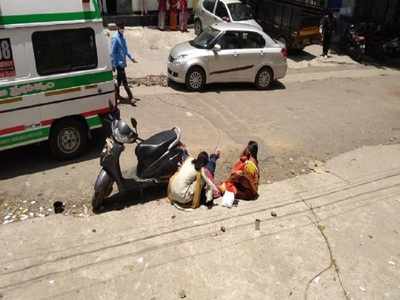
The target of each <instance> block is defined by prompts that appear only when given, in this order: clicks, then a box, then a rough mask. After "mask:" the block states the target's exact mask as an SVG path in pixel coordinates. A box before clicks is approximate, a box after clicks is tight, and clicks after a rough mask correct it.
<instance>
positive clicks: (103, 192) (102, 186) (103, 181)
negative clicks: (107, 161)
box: [92, 170, 114, 211]
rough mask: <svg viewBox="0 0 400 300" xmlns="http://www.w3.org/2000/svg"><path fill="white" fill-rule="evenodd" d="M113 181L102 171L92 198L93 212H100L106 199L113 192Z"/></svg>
mask: <svg viewBox="0 0 400 300" xmlns="http://www.w3.org/2000/svg"><path fill="white" fill-rule="evenodd" d="M113 183H114V182H113V180H112V179H111V177H110V176H109V175H108V174H107V172H106V171H104V170H101V171H100V174H99V176H97V180H96V184H95V187H94V194H93V196H92V207H93V210H94V211H96V210H98V209H99V208H100V207H101V206H102V205H103V202H104V199H105V198H107V197H108V196H110V194H111V193H112V190H113Z"/></svg>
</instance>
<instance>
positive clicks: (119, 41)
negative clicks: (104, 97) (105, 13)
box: [111, 23, 137, 101]
mask: <svg viewBox="0 0 400 300" xmlns="http://www.w3.org/2000/svg"><path fill="white" fill-rule="evenodd" d="M117 28H118V31H117V32H116V33H115V34H114V35H113V37H112V40H111V62H112V67H113V69H114V70H117V82H118V87H117V98H118V99H123V98H122V97H121V96H120V94H119V88H120V86H121V84H122V85H123V86H124V88H125V91H126V93H127V94H128V97H129V101H131V100H132V99H133V95H132V92H131V89H130V88H129V85H128V80H127V78H126V73H125V68H126V57H128V58H129V59H130V60H131V61H132V62H133V63H137V61H136V60H135V59H134V58H133V55H132V54H131V53H130V52H129V50H128V45H127V43H126V39H125V37H124V24H122V23H119V24H118V25H117Z"/></svg>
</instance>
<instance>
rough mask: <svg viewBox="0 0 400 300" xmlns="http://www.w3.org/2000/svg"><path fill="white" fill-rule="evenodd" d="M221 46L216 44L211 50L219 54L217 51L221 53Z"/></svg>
mask: <svg viewBox="0 0 400 300" xmlns="http://www.w3.org/2000/svg"><path fill="white" fill-rule="evenodd" d="M221 49H222V48H221V45H220V44H216V45H215V46H214V48H213V51H214V52H219V51H221Z"/></svg>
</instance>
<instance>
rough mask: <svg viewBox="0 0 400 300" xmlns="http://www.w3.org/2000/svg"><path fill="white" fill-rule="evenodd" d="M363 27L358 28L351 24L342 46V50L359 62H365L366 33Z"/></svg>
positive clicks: (346, 31)
mask: <svg viewBox="0 0 400 300" xmlns="http://www.w3.org/2000/svg"><path fill="white" fill-rule="evenodd" d="M363 28H364V27H363V26H361V27H356V26H355V25H353V24H351V25H350V26H349V27H348V28H347V29H346V30H345V33H344V35H343V38H342V41H341V44H342V49H343V50H344V51H347V52H348V53H349V55H350V56H351V57H352V58H354V59H355V60H357V61H361V60H363V58H364V56H365V42H366V38H365V32H364V31H363Z"/></svg>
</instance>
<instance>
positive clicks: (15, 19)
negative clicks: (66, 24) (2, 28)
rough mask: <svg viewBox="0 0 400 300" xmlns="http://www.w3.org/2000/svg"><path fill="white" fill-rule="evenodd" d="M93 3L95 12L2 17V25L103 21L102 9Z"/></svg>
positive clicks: (0, 23) (94, 0)
mask: <svg viewBox="0 0 400 300" xmlns="http://www.w3.org/2000/svg"><path fill="white" fill-rule="evenodd" d="M92 2H93V5H94V8H95V11H82V12H69V13H54V14H33V15H15V16H0V25H15V24H32V23H45V22H63V21H78V20H95V19H101V14H100V9H99V5H98V3H97V0H92Z"/></svg>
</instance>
